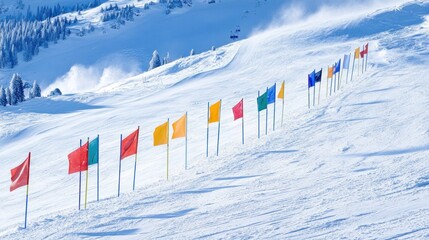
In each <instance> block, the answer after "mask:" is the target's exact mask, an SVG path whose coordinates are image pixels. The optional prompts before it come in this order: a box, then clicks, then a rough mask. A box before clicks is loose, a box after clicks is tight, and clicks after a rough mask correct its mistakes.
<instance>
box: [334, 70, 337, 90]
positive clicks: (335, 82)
mask: <svg viewBox="0 0 429 240" xmlns="http://www.w3.org/2000/svg"><path fill="white" fill-rule="evenodd" d="M335 68H337V67H336V66H335ZM335 70H337V69H335ZM335 70H334V71H335ZM336 90H337V73H334V93H335V92H336Z"/></svg>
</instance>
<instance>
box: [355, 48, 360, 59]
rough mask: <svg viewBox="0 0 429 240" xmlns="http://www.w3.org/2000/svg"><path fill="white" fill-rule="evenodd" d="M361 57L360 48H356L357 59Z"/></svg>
mask: <svg viewBox="0 0 429 240" xmlns="http://www.w3.org/2000/svg"><path fill="white" fill-rule="evenodd" d="M359 57H360V48H356V49H355V59H359Z"/></svg>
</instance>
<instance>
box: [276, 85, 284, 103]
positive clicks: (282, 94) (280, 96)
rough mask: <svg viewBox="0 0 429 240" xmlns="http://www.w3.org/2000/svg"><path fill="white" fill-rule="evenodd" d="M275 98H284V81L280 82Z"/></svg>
mask: <svg viewBox="0 0 429 240" xmlns="http://www.w3.org/2000/svg"><path fill="white" fill-rule="evenodd" d="M277 98H280V99H284V98H285V81H283V82H282V86H281V87H280V91H279V93H278V94H277Z"/></svg>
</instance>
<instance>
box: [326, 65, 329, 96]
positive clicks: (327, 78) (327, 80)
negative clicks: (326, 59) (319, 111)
mask: <svg viewBox="0 0 429 240" xmlns="http://www.w3.org/2000/svg"><path fill="white" fill-rule="evenodd" d="M328 87H329V65H328V69H327V71H326V98H328Z"/></svg>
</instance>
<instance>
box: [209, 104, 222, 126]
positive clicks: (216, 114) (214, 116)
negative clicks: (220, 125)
mask: <svg viewBox="0 0 429 240" xmlns="http://www.w3.org/2000/svg"><path fill="white" fill-rule="evenodd" d="M219 121H220V100H219V101H218V102H216V103H214V104H213V105H211V106H210V114H209V123H214V122H219Z"/></svg>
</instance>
